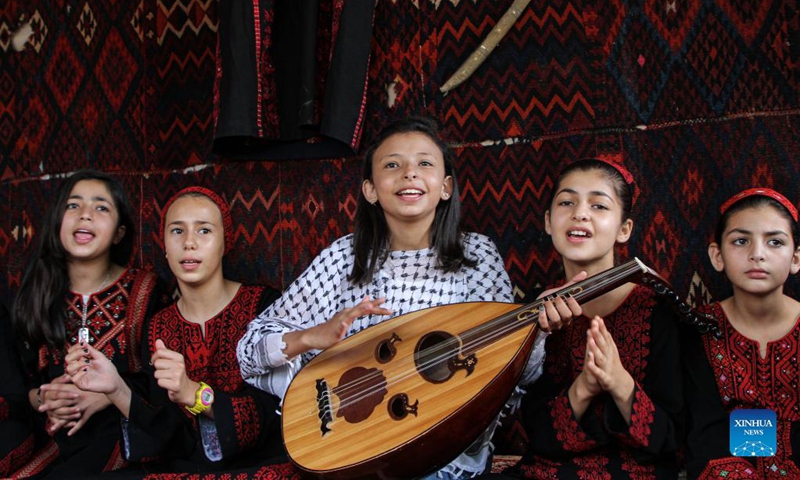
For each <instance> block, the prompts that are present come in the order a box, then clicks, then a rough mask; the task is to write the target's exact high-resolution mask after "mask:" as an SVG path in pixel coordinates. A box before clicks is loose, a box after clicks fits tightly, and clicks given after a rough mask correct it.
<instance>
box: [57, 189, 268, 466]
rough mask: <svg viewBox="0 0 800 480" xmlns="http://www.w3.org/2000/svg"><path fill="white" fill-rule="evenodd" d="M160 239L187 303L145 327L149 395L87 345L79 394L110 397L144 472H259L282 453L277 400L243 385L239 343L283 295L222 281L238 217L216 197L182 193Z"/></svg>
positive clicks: (78, 361) (79, 356)
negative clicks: (255, 319)
mask: <svg viewBox="0 0 800 480" xmlns="http://www.w3.org/2000/svg"><path fill="white" fill-rule="evenodd" d="M161 234H162V235H163V237H162V238H163V243H164V249H165V251H166V255H167V260H168V262H169V267H170V270H172V272H173V274H174V275H175V277H176V279H177V281H178V287H179V288H180V292H181V297H180V298H179V299H178V300H177V301H176V302H175V303H173V304H172V305H171V306H170V307H168V308H166V309H164V310H162V311H161V312H159V313H157V314H156V315H155V316H154V317H153V319H152V320H151V322H150V324H149V326H148V328H147V331H146V335H145V337H144V340H143V343H144V346H145V347H146V348H147V352H148V354H147V358H148V359H149V365H148V366H147V367H146V368H145V370H146V371H147V372H148V373H149V374H150V380H151V382H150V386H149V389H148V390H147V391H146V392H145V394H144V395H140V394H138V393H137V392H135V391H132V389H131V388H130V387H129V386H128V385H127V384H126V383H125V382H124V381H122V379H121V378H120V377H119V376H118V375H116V374H115V371H114V370H113V369H111V368H109V365H108V363H107V362H106V361H105V360H104V358H103V357H102V355H100V354H99V352H97V351H96V350H95V349H93V348H92V347H91V346H89V345H86V344H82V345H79V346H77V347H75V348H73V349H71V350H70V353H69V355H68V356H67V362H68V366H67V371H68V372H69V373H70V375H72V379H73V382H75V384H76V385H78V386H79V387H80V388H82V389H84V390H89V391H97V392H101V393H104V394H105V395H106V396H107V397H108V398H109V399H111V400H112V402H113V403H114V405H116V407H117V408H118V409H119V410H120V411H121V412H122V414H123V415H124V417H125V418H126V419H127V420H126V421H125V422H123V431H124V434H125V435H124V437H125V444H124V452H125V455H126V457H127V458H128V459H130V460H135V461H148V462H150V463H149V464H147V465H144V468H145V469H146V470H160V469H163V468H165V466H168V468H169V470H170V471H180V472H198V471H213V470H216V471H219V470H230V469H237V468H248V467H254V466H255V467H256V468H258V467H257V466H258V465H259V464H265V463H269V462H270V459H271V458H274V457H281V455H282V446H281V440H280V433H279V431H278V422H277V420H276V418H277V416H276V414H275V410H276V409H277V407H278V402H277V399H276V398H275V397H273V396H272V395H270V394H268V393H266V392H263V391H261V390H259V389H257V388H254V387H251V386H249V385H248V384H246V383H245V382H244V381H243V380H242V375H241V373H240V371H239V364H238V362H237V360H236V344H237V342H238V341H239V338H241V336H242V335H243V334H244V332H245V330H246V328H247V324H248V323H249V321H250V320H251V319H252V318H253V317H254V316H256V315H257V314H258V312H260V311H262V310H263V309H264V308H266V307H267V306H268V305H269V304H270V303H272V301H273V300H274V299H275V298H277V296H278V295H277V292H275V291H274V290H271V289H268V288H265V287H260V286H246V285H242V284H240V283H238V282H234V281H232V280H228V279H226V278H224V277H223V272H222V258H223V256H224V255H225V253H227V252H228V251H229V250H230V248H231V245H232V244H233V237H232V228H231V216H230V211H229V208H228V205H227V203H226V202H225V201H224V200H223V199H222V198H221V197H219V196H218V195H217V194H216V193H214V192H212V191H210V190H208V189H206V188H202V187H190V188H186V189H183V190H181V191H180V192H178V193H177V194H176V195H175V196H173V197H172V199H170V200H169V201H168V202H167V204H166V206H165V207H164V217H163V218H162V224H161ZM281 458H282V457H281ZM154 460H155V462H154ZM159 461H160V463H159ZM165 463H166V464H168V465H164V464H165ZM278 473H280V472H278Z"/></svg>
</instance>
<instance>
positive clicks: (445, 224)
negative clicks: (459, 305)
mask: <svg viewBox="0 0 800 480" xmlns="http://www.w3.org/2000/svg"><path fill="white" fill-rule="evenodd" d="M459 225H460V203H459V198H458V182H457V180H456V175H455V168H454V155H453V153H452V152H451V150H450V148H449V147H448V146H447V144H446V143H444V142H443V141H442V140H441V139H439V137H438V133H437V131H436V126H435V124H434V123H433V122H432V121H431V120H429V119H426V118H420V117H412V118H407V119H403V120H398V121H396V122H394V123H392V124H390V125H389V126H387V127H386V128H385V129H384V130H383V131H382V132H381V133H380V134H379V135H378V137H377V139H376V140H375V141H374V143H373V145H372V146H371V147H370V148H369V149H368V150H367V152H366V155H365V157H364V164H363V182H362V189H361V195H360V196H359V199H358V207H357V211H356V219H355V232H354V233H353V234H352V235H347V236H344V237H342V238H340V239H338V240H336V241H335V242H334V243H333V244H332V245H330V246H329V247H328V248H326V249H325V250H323V251H322V252H321V253H320V254H319V255H318V256H317V257H316V258H315V259H314V261H313V262H312V263H311V265H310V266H309V267H308V269H306V271H305V272H303V274H302V275H301V276H300V277H299V278H298V279H297V280H295V281H294V283H292V285H290V286H289V288H288V289H287V290H286V291H285V292H284V294H283V296H281V298H280V299H279V300H278V301H276V302H275V303H274V304H273V305H272V306H271V307H270V308H268V309H267V310H266V311H264V312H263V313H262V314H261V315H260V316H259V317H258V318H257V319H256V320H254V321H253V323H251V324H250V327H249V328H248V332H247V335H245V337H244V338H243V339H242V340H241V341H240V342H239V348H238V357H239V362H240V364H241V366H242V374H243V375H244V376H245V379H246V380H247V381H248V382H250V383H252V384H253V385H256V386H258V387H259V388H262V389H264V390H266V391H268V392H272V393H274V394H275V395H278V396H279V397H283V395H284V394H285V392H286V389H287V387H288V386H289V383H290V382H291V380H292V378H293V377H294V375H295V373H296V372H297V371H298V370H299V369H300V368H301V367H302V366H303V365H305V364H306V363H308V361H310V360H311V359H312V358H313V357H314V356H315V355H317V354H318V353H319V352H320V351H322V350H324V349H326V348H328V347H331V346H333V345H334V344H336V343H338V342H339V341H340V340H341V339H342V338H344V337H347V336H350V335H353V334H355V333H356V332H359V331H361V330H364V329H366V328H368V327H370V326H372V325H375V324H378V323H380V322H383V321H385V320H386V319H388V318H390V317H392V316H395V315H402V314H405V313H409V312H413V311H416V310H420V309H423V308H427V307H432V306H435V305H445V304H450V303H456V302H468V301H500V302H510V301H511V300H512V298H513V297H512V294H511V284H510V282H509V279H508V275H507V274H506V271H505V269H504V267H503V261H502V259H501V258H500V255H499V253H498V251H497V248H496V247H495V245H494V243H493V242H492V241H491V240H490V239H489V238H487V237H485V236H483V235H479V234H476V233H463V232H462V231H461V229H460V226H459ZM560 302H561V303H560V306H561V307H562V308H566V306H565V305H564V302H563V301H560ZM543 343H544V341H543V338H540V339H539V340H537V343H536V346H535V347H534V352H533V354H532V355H531V359H530V361H529V364H528V367H529V368H528V369H527V370H526V371H527V372H528V378H529V381H530V380H532V379H533V378H536V376H538V372H539V370H538V367H539V366H540V365H541V361H542V353H543V348H542V345H543ZM493 430H494V425H492V426H491V427H490V428H489V429H488V430H487V431H486V432H485V433H484V435H482V436H481V437H480V438H478V439H476V440H475V442H474V444H473V446H472V447H471V448H470V449H469V450H468V452H465V453H463V454H462V455H460V456H459V457H457V458H456V459H455V460H453V461H452V462H450V463H449V464H448V465H447V466H445V467H444V468H443V469H442V470H441V471H439V472H438V475H439V478H467V477H472V476H475V475H478V474H480V473H482V472H484V471H485V470H486V468H487V466H488V464H489V463H490V460H491V446H490V439H491V434H492V432H493ZM447 460H449V459H447ZM434 475H436V474H434Z"/></svg>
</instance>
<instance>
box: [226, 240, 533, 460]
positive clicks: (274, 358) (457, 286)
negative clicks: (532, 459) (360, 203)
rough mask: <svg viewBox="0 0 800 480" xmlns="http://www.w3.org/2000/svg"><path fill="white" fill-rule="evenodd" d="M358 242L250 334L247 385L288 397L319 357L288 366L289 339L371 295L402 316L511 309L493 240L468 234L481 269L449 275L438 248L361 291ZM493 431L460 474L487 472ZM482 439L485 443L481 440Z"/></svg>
mask: <svg viewBox="0 0 800 480" xmlns="http://www.w3.org/2000/svg"><path fill="white" fill-rule="evenodd" d="M352 238H353V236H352V235H347V236H344V237H342V238H340V239H338V240H336V241H335V242H334V243H333V244H331V245H330V246H329V247H328V248H326V249H325V250H323V251H322V252H321V253H320V254H319V255H318V256H317V257H316V258H315V259H314V261H313V262H312V263H311V265H310V266H309V267H308V268H307V269H306V271H305V272H303V274H302V275H301V276H300V277H299V278H298V279H297V280H295V282H294V283H292V285H290V286H289V288H288V289H287V290H286V291H285V292H284V293H283V295H282V296H281V298H280V299H279V300H277V301H276V302H275V303H273V304H272V306H271V307H269V308H268V309H267V310H266V311H264V312H263V313H262V314H261V315H259V317H258V318H257V319H255V320H254V321H253V322H252V323H250V326H249V327H248V330H247V333H246V334H245V336H244V337H243V338H242V340H241V341H240V342H239V347H238V349H237V355H238V357H239V363H240V365H241V368H242V375H243V376H244V377H245V380H246V381H247V382H249V383H251V384H253V385H255V386H257V387H259V388H261V389H264V390H266V391H268V392H271V393H274V394H275V395H278V396H279V397H283V395H284V394H285V392H286V389H287V388H288V386H289V383H290V382H291V380H292V378H293V377H294V375H295V373H296V372H297V371H298V370H299V369H300V368H301V367H302V366H303V365H304V364H306V363H307V362H308V361H310V360H311V359H312V358H313V357H314V356H315V355H317V354H318V353H319V352H318V351H310V352H306V353H304V354H302V355H300V356H299V357H297V358H294V359H290V360H287V359H285V357H284V356H283V354H282V351H281V345H282V342H281V338H282V336H283V333H284V332H287V331H290V330H291V329H292V326H296V327H297V328H310V327H313V326H315V325H318V324H321V323H324V322H326V321H327V320H329V319H330V318H332V317H333V316H334V315H336V314H337V313H338V312H340V311H341V310H342V309H344V308H347V307H352V306H354V305H356V304H358V303H359V302H360V301H361V300H362V299H363V298H364V296H365V295H369V296H370V297H371V298H385V299H386V303H385V305H384V306H385V307H386V308H388V309H390V310H392V312H393V313H394V316H397V315H403V314H406V313H409V312H413V311H416V310H420V309H423V308H428V307H433V306H437V305H447V304H451V303H458V302H469V301H495V302H511V301H512V300H513V295H512V293H511V283H510V281H509V278H508V274H507V273H506V271H505V268H504V267H503V260H502V258H501V257H500V254H499V253H498V251H497V248H496V247H495V245H494V243H493V242H492V241H491V240H490V239H489V238H488V237H486V236H484V235H480V234H476V233H467V234H465V235H464V255H465V256H466V257H467V258H473V259H476V260H477V262H478V263H477V266H476V267H474V268H467V267H464V268H461V269H460V270H458V271H456V272H444V271H442V270H440V269H439V268H437V261H436V255H435V251H434V250H432V249H423V250H414V251H394V252H389V254H388V256H387V258H386V260H385V262H384V263H383V264H382V265H381V266H380V267H379V269H378V270H377V271H376V272H375V275H374V276H373V280H372V282H370V283H368V284H360V285H354V284H352V283H351V282H350V281H348V280H347V275H348V274H349V273H350V270H351V269H352V265H353V262H354V255H353V242H352ZM387 319H388V318H386V317H385V316H377V315H369V316H364V317H361V318H358V319H356V320H355V321H354V322H353V323H352V325H351V326H350V328H349V329H348V332H347V336H350V335H353V334H355V333H357V332H359V331H361V330H364V329H366V328H367V327H369V326H371V325H375V324H378V323H380V322H383V321H386V320H387ZM543 339H544V337H543V336H540V338H539V339H537V342H536V344H535V346H534V352H533V354H532V355H531V360H530V361H529V363H528V368H526V374H525V376H526V378H525V380H527V381H532V380H533V378H535V377H536V376H538V373H539V371H540V368H539V367H540V366H541V362H542V361H543V352H544V348H543V344H544V341H543ZM493 430H494V426H492V427H491V428H490V432H488V435H486V436H485V437H484V439H483V441H484V445H483V448H481V449H480V452H479V453H478V454H477V455H473V456H472V458H466V457H467V456H466V455H463V454H462V455H461V456H460V457H459V458H458V459H456V461H455V462H454V463H455V464H456V465H457V467H454V469H452V471H467V472H480V471H482V470H483V468H484V463H481V462H485V461H486V459H487V458H488V455H489V450H490V445H489V437H490V436H491V431H493ZM479 440H481V439H479Z"/></svg>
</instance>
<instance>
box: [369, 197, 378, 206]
mask: <svg viewBox="0 0 800 480" xmlns="http://www.w3.org/2000/svg"><path fill="white" fill-rule="evenodd" d="M367 201H368V202H369V203H370V205H375V204H376V203H378V198H377V197H372V198H370V199H367Z"/></svg>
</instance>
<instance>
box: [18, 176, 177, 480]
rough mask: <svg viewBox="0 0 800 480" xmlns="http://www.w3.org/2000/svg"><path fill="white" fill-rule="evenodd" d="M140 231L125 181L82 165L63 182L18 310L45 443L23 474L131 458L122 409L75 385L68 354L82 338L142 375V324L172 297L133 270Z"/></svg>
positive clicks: (59, 472) (124, 371)
mask: <svg viewBox="0 0 800 480" xmlns="http://www.w3.org/2000/svg"><path fill="white" fill-rule="evenodd" d="M134 236H135V229H134V225H133V221H132V216H131V207H130V202H129V201H128V198H127V195H126V194H125V192H124V190H123V188H122V186H121V184H120V183H119V181H117V180H116V179H114V178H112V177H110V176H108V175H105V174H103V173H100V172H95V171H81V172H78V173H76V174H74V175H72V176H71V177H69V178H68V179H67V180H65V181H64V182H63V183H62V184H61V186H60V187H59V189H58V191H57V192H56V195H55V199H54V202H53V203H52V206H51V208H50V209H49V211H48V213H47V214H46V216H45V219H44V222H43V223H42V227H41V232H40V236H39V242H38V244H37V247H36V250H35V251H34V253H33V255H32V257H31V260H30V262H29V264H28V267H27V269H26V270H25V274H24V276H23V279H22V284H21V286H20V291H19V293H18V295H17V298H16V302H15V304H14V308H13V312H12V314H13V317H12V320H13V325H14V331H15V334H16V336H17V338H18V339H19V342H18V345H19V346H20V349H21V350H22V351H21V354H22V357H23V358H22V363H23V366H24V369H25V373H26V376H27V377H26V380H27V383H28V385H27V397H28V402H29V403H30V406H31V407H32V411H37V412H39V415H36V414H34V413H32V414H31V415H32V417H34V421H35V422H36V423H37V424H38V425H37V428H36V429H35V430H36V432H37V433H38V434H39V438H38V445H39V446H40V447H41V448H40V449H39V452H38V454H36V455H34V457H33V459H32V460H31V462H30V463H29V464H28V465H27V466H26V467H25V473H26V474H37V473H42V472H45V471H48V469H49V467H53V469H52V472H51V474H52V475H53V476H63V475H67V476H72V477H73V478H74V477H76V476H81V475H86V474H91V473H99V472H102V471H108V470H114V469H117V468H120V467H122V466H124V465H125V462H124V460H123V458H122V456H121V455H120V450H119V440H120V436H119V428H118V422H119V417H118V413H117V411H116V409H113V408H108V407H109V405H110V401H109V400H108V398H107V397H106V396H105V395H102V394H96V393H89V392H84V391H81V390H80V389H78V388H77V387H76V386H75V385H74V384H73V383H72V381H71V379H70V377H69V376H68V375H65V374H64V355H65V354H66V351H67V348H69V347H70V346H71V345H75V344H77V343H78V340H79V338H84V339H85V341H86V342H88V344H89V345H92V346H93V347H94V348H96V349H97V350H98V351H99V352H102V355H104V356H106V357H107V358H108V359H109V360H110V363H111V364H112V365H113V366H114V368H115V369H116V370H117V371H118V372H119V374H120V375H122V376H124V377H125V378H128V379H130V380H131V381H134V379H135V378H138V373H139V372H140V370H141V359H140V356H139V352H140V339H141V330H142V325H143V323H144V321H145V318H147V317H148V316H149V315H150V314H151V313H152V312H154V311H155V310H156V309H158V308H160V307H161V306H163V304H164V303H163V302H164V298H165V296H164V295H163V294H162V293H161V292H162V291H163V290H162V288H160V286H158V285H157V284H158V281H157V277H156V276H155V275H154V274H152V273H149V272H145V271H141V270H136V269H131V268H127V265H128V263H129V262H130V259H131V254H132V251H133V239H134ZM141 378H143V377H141ZM45 432H46V433H47V434H49V435H50V436H52V437H53V440H55V443H52V442H48V440H49V439H48V438H47V435H43V434H44V433H45Z"/></svg>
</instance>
